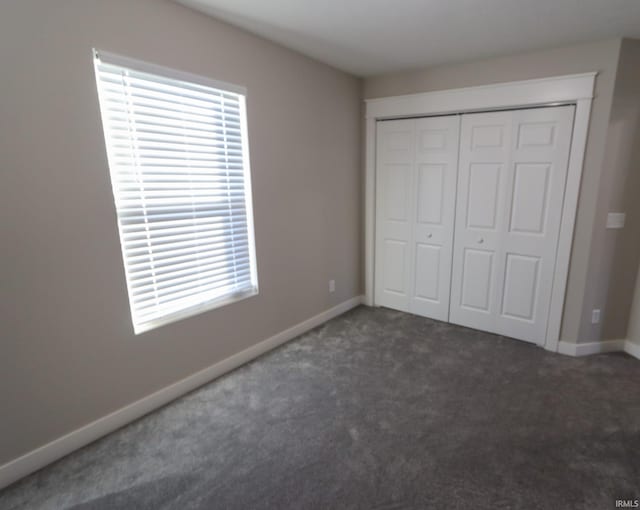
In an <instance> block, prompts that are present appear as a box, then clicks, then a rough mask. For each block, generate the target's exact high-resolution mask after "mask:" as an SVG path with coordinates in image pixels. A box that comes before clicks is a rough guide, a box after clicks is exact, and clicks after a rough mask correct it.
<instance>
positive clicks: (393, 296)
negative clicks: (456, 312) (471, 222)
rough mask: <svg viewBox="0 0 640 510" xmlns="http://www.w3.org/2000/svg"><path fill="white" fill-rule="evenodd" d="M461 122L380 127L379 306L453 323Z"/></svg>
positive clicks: (399, 123) (426, 121)
mask: <svg viewBox="0 0 640 510" xmlns="http://www.w3.org/2000/svg"><path fill="white" fill-rule="evenodd" d="M458 131H459V118H458V117H456V116H450V117H431V118H423V119H403V120H395V121H383V122H378V125H377V158H376V255H375V302H376V304H377V305H380V306H387V307H390V308H395V309H397V310H403V311H406V312H412V313H416V314H419V315H423V316H426V317H431V318H435V319H439V320H448V313H449V294H450V282H451V256H452V245H453V222H454V214H455V193H456V177H457V158H458V134H459V133H458Z"/></svg>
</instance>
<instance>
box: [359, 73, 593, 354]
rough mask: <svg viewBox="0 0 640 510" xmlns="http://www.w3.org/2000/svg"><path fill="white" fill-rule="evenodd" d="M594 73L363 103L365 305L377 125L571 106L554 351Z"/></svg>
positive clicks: (370, 284) (369, 291)
mask: <svg viewBox="0 0 640 510" xmlns="http://www.w3.org/2000/svg"><path fill="white" fill-rule="evenodd" d="M596 75H597V73H595V72H593V73H584V74H574V75H567V76H557V77H551V78H541V79H536V80H526V81H516V82H509V83H499V84H493V85H483V86H479V87H467V88H461V89H451V90H443V91H436V92H426V93H423V94H410V95H405V96H392V97H383V98H377V99H368V100H366V136H365V303H366V304H368V305H370V306H373V305H374V304H375V303H374V256H375V175H376V171H375V170H376V168H375V164H376V162H375V158H376V150H375V143H376V142H375V141H376V121H378V120H383V119H392V118H402V117H419V116H429V115H441V114H451V113H464V112H472V111H490V110H499V109H504V108H523V107H524V108H526V107H531V106H543V105H544V106H550V105H553V104H558V103H561V104H564V103H571V104H575V105H576V113H575V120H574V127H573V134H572V138H571V154H570V156H569V168H568V172H567V185H566V189H565V196H564V204H563V210H562V219H561V227H560V238H559V240H558V252H557V257H556V266H555V270H554V285H553V290H552V294H551V304H550V312H549V320H548V325H547V334H546V339H545V344H544V347H545V349H547V350H550V351H557V350H558V342H559V339H560V326H561V322H562V313H563V308H564V296H565V291H566V287H567V277H568V274H569V259H570V255H571V244H572V240H573V229H574V225H575V217H576V210H577V205H578V195H579V192H580V180H581V177H582V166H583V162H584V153H585V149H586V145H587V132H588V128H589V118H590V115H591V102H592V99H593V90H594V85H595V79H596Z"/></svg>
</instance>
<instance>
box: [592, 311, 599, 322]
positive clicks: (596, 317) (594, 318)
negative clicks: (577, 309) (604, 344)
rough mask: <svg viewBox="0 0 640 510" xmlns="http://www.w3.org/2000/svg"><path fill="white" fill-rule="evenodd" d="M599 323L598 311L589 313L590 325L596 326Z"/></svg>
mask: <svg viewBox="0 0 640 510" xmlns="http://www.w3.org/2000/svg"><path fill="white" fill-rule="evenodd" d="M599 322H600V310H599V309H597V308H596V309H595V310H592V311H591V324H598V323H599Z"/></svg>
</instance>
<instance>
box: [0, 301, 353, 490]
mask: <svg viewBox="0 0 640 510" xmlns="http://www.w3.org/2000/svg"><path fill="white" fill-rule="evenodd" d="M363 301H364V297H363V296H356V297H354V298H351V299H349V300H347V301H344V302H343V303H340V304H339V305H337V306H334V307H333V308H330V309H328V310H325V311H324V312H322V313H319V314H318V315H316V316H314V317H311V318H310V319H307V320H306V321H304V322H301V323H299V324H296V325H295V326H293V327H291V328H289V329H286V330H284V331H282V332H280V333H278V334H276V335H273V336H272V337H270V338H267V339H266V340H263V341H262V342H260V343H257V344H255V345H253V346H251V347H249V348H248V349H245V350H244V351H241V352H239V353H237V354H234V355H233V356H231V357H229V358H226V359H224V360H222V361H220V362H219V363H216V364H215V365H212V366H210V367H208V368H205V369H203V370H201V371H199V372H196V373H195V374H192V375H190V376H188V377H185V378H184V379H182V380H180V381H178V382H176V383H174V384H171V385H170V386H167V387H166V388H163V389H161V390H159V391H157V392H155V393H152V394H151V395H148V396H146V397H144V398H142V399H140V400H138V401H136V402H133V403H132V404H129V405H127V406H125V407H123V408H121V409H118V410H117V411H115V412H113V413H111V414H108V415H106V416H104V417H102V418H99V419H97V420H96V421H93V422H91V423H89V424H88V425H85V426H84V427H81V428H79V429H76V430H74V431H72V432H70V433H68V434H66V435H64V436H62V437H60V438H58V439H56V440H54V441H52V442H50V443H47V444H45V445H44V446H41V447H40V448H37V449H35V450H32V451H31V452H29V453H27V454H25V455H23V456H22V457H18V458H17V459H14V460H12V461H10V462H8V463H6V464H4V465H2V466H0V489H1V488H3V487H6V486H7V485H9V484H11V483H13V482H15V481H17V480H19V479H20V478H22V477H24V476H26V475H28V474H30V473H33V472H34V471H37V470H38V469H40V468H42V467H44V466H46V465H47V464H50V463H52V462H53V461H56V460H58V459H60V458H61V457H64V456H65V455H68V454H69V453H71V452H73V451H74V450H77V449H78V448H81V447H83V446H85V445H87V444H89V443H91V442H93V441H95V440H96V439H99V438H100V437H102V436H104V435H106V434H109V433H110V432H113V431H114V430H117V429H119V428H120V427H122V426H124V425H126V424H128V423H131V422H132V421H134V420H137V419H138V418H140V417H142V416H144V415H145V414H148V413H149V412H151V411H153V410H155V409H157V408H159V407H162V406H163V405H165V404H167V403H169V402H171V401H172V400H175V399H176V398H178V397H180V396H182V395H184V394H186V393H188V392H190V391H192V390H194V389H196V388H198V387H199V386H202V385H203V384H206V383H208V382H210V381H212V380H213V379H216V378H217V377H220V376H221V375H223V374H225V373H227V372H229V371H230V370H233V369H234V368H238V367H239V366H241V365H243V364H245V363H247V362H248V361H251V360H252V359H254V358H256V357H258V356H260V355H261V354H264V353H266V352H268V351H270V350H271V349H274V348H275V347H278V346H279V345H282V344H283V343H285V342H288V341H289V340H292V339H294V338H295V337H297V336H299V335H301V334H303V333H306V332H307V331H309V330H311V329H313V328H315V327H316V326H319V325H320V324H323V323H324V322H327V321H328V320H330V319H333V318H334V317H337V316H338V315H342V314H343V313H345V312H347V311H348V310H351V309H352V308H355V307H356V306H358V305H360V304H362V303H363Z"/></svg>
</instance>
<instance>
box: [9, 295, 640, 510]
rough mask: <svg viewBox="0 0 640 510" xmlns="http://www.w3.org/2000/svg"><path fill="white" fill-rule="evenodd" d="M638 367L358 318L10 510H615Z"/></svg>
mask: <svg viewBox="0 0 640 510" xmlns="http://www.w3.org/2000/svg"><path fill="white" fill-rule="evenodd" d="M623 498H632V499H635V498H640V363H639V362H638V361H637V360H635V359H633V358H631V357H628V356H626V355H623V354H610V355H599V356H592V357H587V358H569V357H565V356H561V355H558V354H550V353H548V352H545V351H543V350H542V349H540V348H537V347H534V346H530V345H527V344H524V343H522V342H518V341H515V340H510V339H506V338H502V337H498V336H495V335H490V334H485V333H479V332H476V331H472V330H468V329H464V328H460V327H457V326H452V325H448V324H443V323H440V322H435V321H431V320H427V319H422V318H419V317H415V316H411V315H406V314H403V313H399V312H393V311H389V310H384V309H370V308H364V307H361V308H358V309H356V310H353V311H351V312H349V313H347V314H345V315H343V316H342V317H339V318H337V319H334V320H333V321H331V322H329V323H327V324H326V325H324V326H322V327H320V328H317V329H315V330H314V331H312V332H310V333H308V334H306V335H303V336H302V337H300V338H299V339H297V340H295V341H293V342H291V343H289V344H287V345H286V346H284V347H282V348H280V349H278V350H276V351H274V352H272V353H270V354H268V355H266V356H264V357H262V358H260V359H258V360H257V361H255V362H253V363H252V364H250V365H246V366H245V367H243V368H241V369H239V370H236V371H234V372H232V373H231V374H228V375H227V376H225V377H223V378H221V379H218V380H217V381H215V382H213V383H211V384H209V385H207V386H205V387H203V388H202V389H200V390H198V391H196V392H194V393H192V394H190V395H188V396H186V397H184V398H182V399H180V400H178V401H176V402H174V403H173V404H171V405H169V406H167V407H165V408H163V409H162V410H160V411H158V412H156V413H153V414H152V415H150V416H148V417H146V418H143V419H142V420H139V421H138V422H136V423H134V424H132V425H130V426H128V427H126V428H124V429H122V430H120V431H118V432H116V433H114V434H111V435H109V436H108V437H106V438H104V439H102V440H100V441H98V442H96V443H94V444H92V445H90V446H88V447H87V448H84V449H82V450H80V451H78V452H76V453H74V454H72V455H70V456H68V457H66V458H65V459H63V460H61V461H59V462H57V463H56V464H53V465H52V466H50V467H48V468H46V469H44V470H42V471H40V472H39V473H36V474H35V475H32V476H30V477H28V478H26V479H25V480H23V481H21V482H19V483H18V484H15V485H13V486H12V487H10V488H8V489H6V490H5V491H4V492H1V493H0V508H2V509H30V510H31V509H75V510H80V509H83V510H84V509H109V510H112V509H153V510H157V509H242V510H247V509H267V508H269V509H277V510H283V509H304V510H308V509H367V510H369V509H380V510H382V509H385V510H391V509H426V508H433V509H458V508H464V509H470V508H473V509H491V510H495V509H507V508H514V509H537V510H543V509H554V510H556V509H574V508H575V509H578V508H579V509H612V508H615V500H616V499H623Z"/></svg>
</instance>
